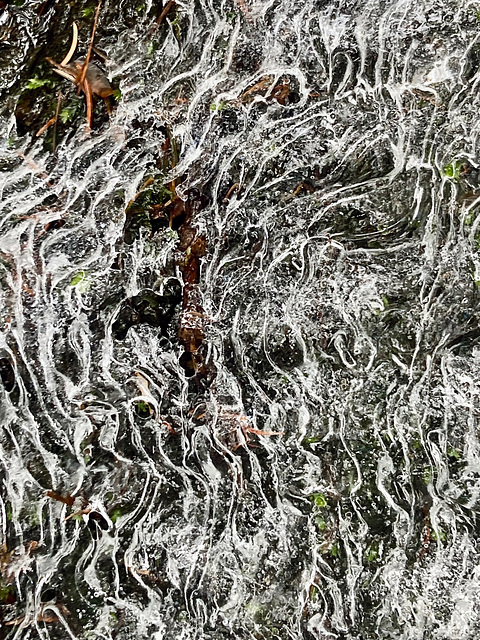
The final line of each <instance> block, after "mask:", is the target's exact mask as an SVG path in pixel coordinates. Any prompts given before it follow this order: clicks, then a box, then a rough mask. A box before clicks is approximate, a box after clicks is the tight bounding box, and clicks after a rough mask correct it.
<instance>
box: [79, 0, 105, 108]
mask: <svg viewBox="0 0 480 640" xmlns="http://www.w3.org/2000/svg"><path fill="white" fill-rule="evenodd" d="M101 6H102V3H101V2H99V3H98V5H97V9H96V11H95V18H94V20H93V27H92V35H91V36H90V44H89V45H88V51H87V55H86V57H85V61H84V63H83V65H82V68H81V70H80V73H79V74H78V76H77V79H76V83H77V84H78V93H80V90H81V89H82V88H83V83H84V80H85V76H86V73H87V67H88V63H89V62H90V57H91V55H92V47H93V41H94V39H95V32H96V30H97V24H98V16H99V15H100V7H101ZM85 95H86V94H85ZM87 107H88V105H87Z"/></svg>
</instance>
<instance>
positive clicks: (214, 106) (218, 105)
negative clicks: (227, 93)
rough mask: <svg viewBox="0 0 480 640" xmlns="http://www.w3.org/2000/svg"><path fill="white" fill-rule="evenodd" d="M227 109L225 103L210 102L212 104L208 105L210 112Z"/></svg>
mask: <svg viewBox="0 0 480 640" xmlns="http://www.w3.org/2000/svg"><path fill="white" fill-rule="evenodd" d="M227 107H228V105H227V103H226V102H223V101H220V102H212V104H211V105H210V111H223V110H224V109H226V108H227Z"/></svg>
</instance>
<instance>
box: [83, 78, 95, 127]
mask: <svg viewBox="0 0 480 640" xmlns="http://www.w3.org/2000/svg"><path fill="white" fill-rule="evenodd" d="M82 89H83V92H84V94H85V101H86V103H87V129H88V130H90V129H91V128H92V124H93V98H92V87H91V86H90V83H89V81H88V80H87V79H86V78H85V81H84V82H83V84H82Z"/></svg>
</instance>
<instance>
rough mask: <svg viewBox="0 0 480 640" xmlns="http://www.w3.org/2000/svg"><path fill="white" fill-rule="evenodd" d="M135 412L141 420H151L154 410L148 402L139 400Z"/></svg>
mask: <svg viewBox="0 0 480 640" xmlns="http://www.w3.org/2000/svg"><path fill="white" fill-rule="evenodd" d="M135 412H136V414H137V416H138V417H139V418H149V417H150V414H151V412H152V410H151V407H150V405H149V404H148V402H144V401H143V400H139V401H138V402H136V403H135Z"/></svg>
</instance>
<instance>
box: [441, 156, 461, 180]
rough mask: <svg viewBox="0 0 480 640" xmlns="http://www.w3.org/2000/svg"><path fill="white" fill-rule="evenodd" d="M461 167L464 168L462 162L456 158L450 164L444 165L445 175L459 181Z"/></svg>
mask: <svg viewBox="0 0 480 640" xmlns="http://www.w3.org/2000/svg"><path fill="white" fill-rule="evenodd" d="M461 169H462V164H461V162H458V160H454V161H453V162H450V163H449V164H447V165H445V166H444V167H443V175H444V176H445V177H446V178H448V179H449V180H453V182H457V181H458V179H459V178H460V171H461Z"/></svg>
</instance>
